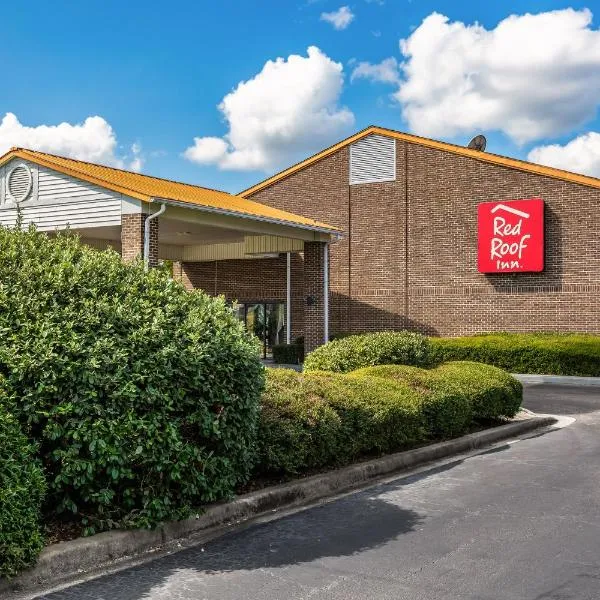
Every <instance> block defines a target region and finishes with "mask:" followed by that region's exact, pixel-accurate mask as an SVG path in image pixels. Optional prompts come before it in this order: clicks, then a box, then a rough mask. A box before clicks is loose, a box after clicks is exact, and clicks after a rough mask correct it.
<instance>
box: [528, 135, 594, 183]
mask: <svg viewBox="0 0 600 600" xmlns="http://www.w3.org/2000/svg"><path fill="white" fill-rule="evenodd" d="M527 159H528V160H530V161H531V162H534V163H538V164H541V165H548V166H550V167H557V168H558V169H566V170H567V171H575V172H576V173H583V174H585V175H592V176H594V177H600V133H597V132H595V131H590V132H588V133H585V134H583V135H580V136H578V137H576V138H574V139H572V140H571V141H570V142H568V143H567V144H565V145H564V146H561V145H560V144H551V145H548V146H538V147H536V148H533V149H532V150H531V151H530V152H529V154H528V155H527Z"/></svg>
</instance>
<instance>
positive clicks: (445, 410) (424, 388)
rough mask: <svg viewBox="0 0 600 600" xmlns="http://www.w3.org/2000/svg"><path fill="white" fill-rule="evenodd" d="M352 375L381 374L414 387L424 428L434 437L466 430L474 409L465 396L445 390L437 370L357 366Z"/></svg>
mask: <svg viewBox="0 0 600 600" xmlns="http://www.w3.org/2000/svg"><path fill="white" fill-rule="evenodd" d="M353 375H357V376H361V377H364V376H368V377H381V378H384V379H387V380H391V381H397V382H401V383H404V384H406V385H408V386H410V387H411V388H412V389H414V390H416V391H417V392H418V393H419V394H420V396H421V399H422V403H423V413H424V415H425V418H426V420H427V427H428V430H429V432H430V435H431V437H433V438H451V437H456V436H458V435H461V434H463V433H465V432H466V431H467V430H468V429H469V427H470V426H471V424H472V422H473V417H474V415H473V408H472V403H471V400H470V398H469V397H468V395H467V394H465V393H462V392H460V391H457V390H448V389H445V387H444V386H443V383H442V382H440V377H439V374H438V370H437V369H431V370H427V369H420V368H418V367H407V366H402V365H382V366H378V367H365V368H364V369H359V370H358V371H354V373H353Z"/></svg>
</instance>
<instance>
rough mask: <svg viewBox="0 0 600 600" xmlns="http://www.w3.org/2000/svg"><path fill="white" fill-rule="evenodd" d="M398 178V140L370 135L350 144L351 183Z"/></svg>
mask: <svg viewBox="0 0 600 600" xmlns="http://www.w3.org/2000/svg"><path fill="white" fill-rule="evenodd" d="M395 179H396V140H395V139H394V138H389V137H386V136H384V135H369V136H367V137H365V138H363V139H362V140H359V141H358V142H355V143H354V144H352V145H351V146H350V185H352V184H357V183H375V182H378V181H394V180H395Z"/></svg>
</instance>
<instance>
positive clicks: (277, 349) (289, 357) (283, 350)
mask: <svg viewBox="0 0 600 600" xmlns="http://www.w3.org/2000/svg"><path fill="white" fill-rule="evenodd" d="M303 360H304V344H300V343H298V342H294V343H293V344H275V345H274V346H273V362H275V363H277V364H278V365H298V364H300V363H301V362H302V361H303Z"/></svg>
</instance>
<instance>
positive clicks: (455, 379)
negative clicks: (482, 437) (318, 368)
mask: <svg viewBox="0 0 600 600" xmlns="http://www.w3.org/2000/svg"><path fill="white" fill-rule="evenodd" d="M357 373H358V374H361V375H369V376H377V377H385V378H387V379H393V380H395V381H403V382H406V383H407V384H409V385H410V386H411V387H413V388H414V389H417V390H421V391H422V392H423V393H424V395H425V400H424V402H425V410H426V412H427V413H428V419H429V424H430V427H431V429H432V431H433V432H434V434H435V433H437V434H438V435H444V436H451V435H457V434H458V433H460V432H461V430H464V429H465V428H466V427H465V425H467V424H468V423H469V422H470V415H472V417H473V418H475V419H477V420H493V419H498V418H501V417H513V416H514V415H515V414H516V413H517V412H518V411H519V408H520V406H521V402H522V399H523V386H522V385H521V383H520V382H519V381H518V380H517V379H515V378H514V377H513V376H512V375H510V374H509V373H507V372H505V371H502V370H501V369H498V368H497V367H493V366H491V365H484V364H481V363H474V362H449V363H445V364H442V365H439V366H438V367H436V368H434V369H417V368H414V367H401V366H382V367H373V368H371V369H361V370H360V371H358V372H357ZM467 426H468V425H467Z"/></svg>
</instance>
